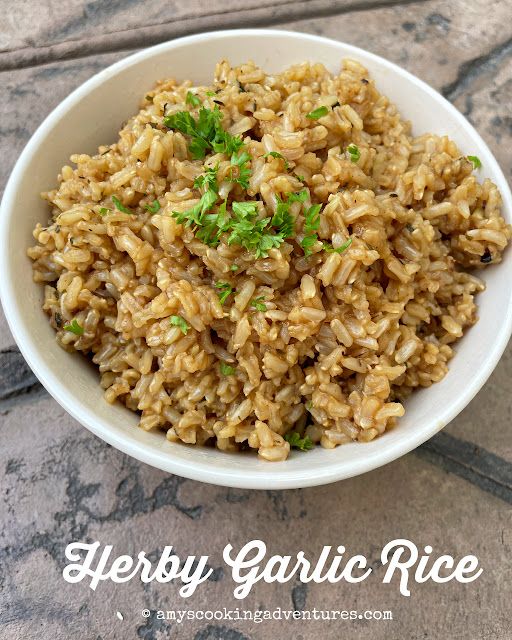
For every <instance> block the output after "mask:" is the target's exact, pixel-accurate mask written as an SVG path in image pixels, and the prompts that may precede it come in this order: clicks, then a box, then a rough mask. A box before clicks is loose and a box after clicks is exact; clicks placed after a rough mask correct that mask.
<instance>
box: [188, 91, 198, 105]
mask: <svg viewBox="0 0 512 640" xmlns="http://www.w3.org/2000/svg"><path fill="white" fill-rule="evenodd" d="M185 102H186V103H187V104H190V105H191V106H193V107H198V106H199V105H200V104H201V100H200V99H199V98H198V97H197V96H196V95H195V94H193V93H192V91H187V97H186V99H185Z"/></svg>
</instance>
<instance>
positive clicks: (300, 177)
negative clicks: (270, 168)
mask: <svg viewBox="0 0 512 640" xmlns="http://www.w3.org/2000/svg"><path fill="white" fill-rule="evenodd" d="M295 177H296V178H297V180H300V181H301V182H306V178H305V177H304V176H298V175H297V174H295Z"/></svg>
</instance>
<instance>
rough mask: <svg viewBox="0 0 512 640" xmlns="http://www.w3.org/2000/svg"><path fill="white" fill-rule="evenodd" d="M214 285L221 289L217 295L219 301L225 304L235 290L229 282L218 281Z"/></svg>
mask: <svg viewBox="0 0 512 640" xmlns="http://www.w3.org/2000/svg"><path fill="white" fill-rule="evenodd" d="M214 286H215V288H216V289H219V293H218V294H217V295H218V296H219V302H220V303H221V304H224V303H225V302H226V300H227V299H228V298H229V296H230V295H231V294H232V293H233V291H234V289H233V287H232V286H231V285H230V284H229V282H216V283H215V285H214Z"/></svg>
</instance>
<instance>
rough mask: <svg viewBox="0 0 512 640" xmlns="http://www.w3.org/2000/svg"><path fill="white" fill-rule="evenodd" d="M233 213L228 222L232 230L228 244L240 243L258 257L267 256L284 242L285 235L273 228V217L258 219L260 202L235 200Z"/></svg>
mask: <svg viewBox="0 0 512 640" xmlns="http://www.w3.org/2000/svg"><path fill="white" fill-rule="evenodd" d="M231 206H232V209H233V213H232V217H231V219H230V220H229V222H228V229H229V231H231V233H230V235H229V237H228V244H229V245H231V244H239V245H241V246H242V247H245V248H246V249H247V250H248V251H251V252H253V253H254V255H255V257H256V258H266V257H267V255H268V252H269V250H270V249H272V248H274V247H278V246H279V245H280V244H281V243H282V242H284V236H283V235H282V234H281V233H276V232H275V230H273V229H271V227H270V224H271V218H268V217H267V218H262V219H260V220H257V219H256V215H257V212H258V203H257V202H255V201H248V202H233V203H232V204H231Z"/></svg>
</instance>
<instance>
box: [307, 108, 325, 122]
mask: <svg viewBox="0 0 512 640" xmlns="http://www.w3.org/2000/svg"><path fill="white" fill-rule="evenodd" d="M328 113H329V109H328V108H327V107H318V109H313V111H310V112H309V113H308V114H306V118H309V119H310V120H318V119H319V118H323V117H324V116H326V115H327V114H328Z"/></svg>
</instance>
